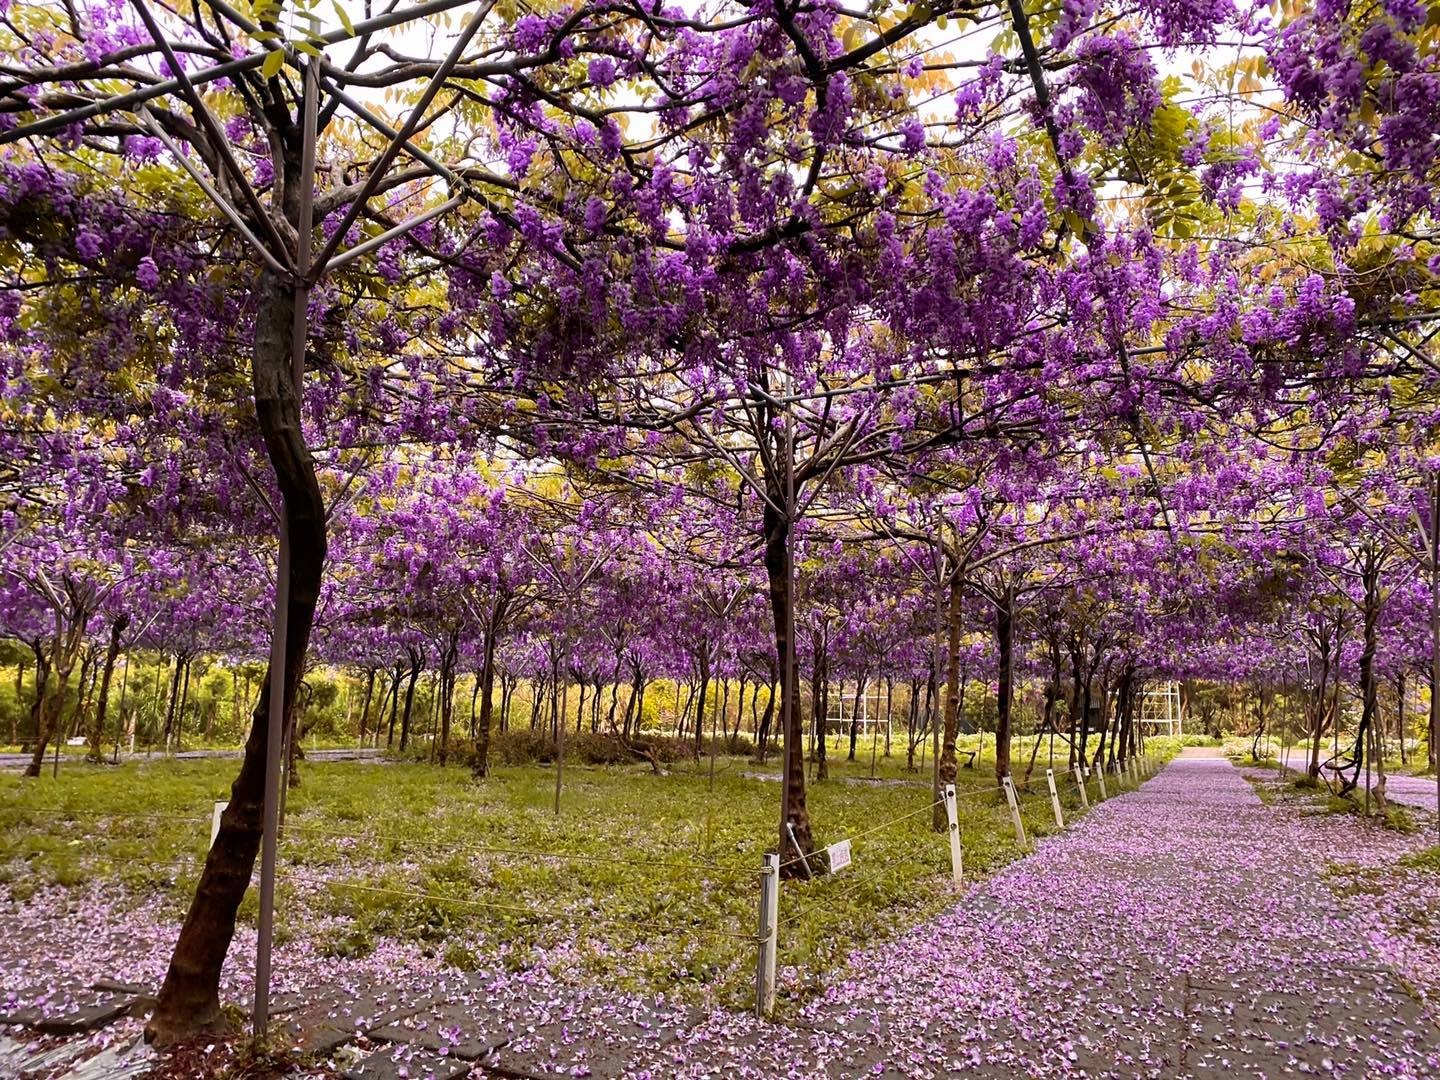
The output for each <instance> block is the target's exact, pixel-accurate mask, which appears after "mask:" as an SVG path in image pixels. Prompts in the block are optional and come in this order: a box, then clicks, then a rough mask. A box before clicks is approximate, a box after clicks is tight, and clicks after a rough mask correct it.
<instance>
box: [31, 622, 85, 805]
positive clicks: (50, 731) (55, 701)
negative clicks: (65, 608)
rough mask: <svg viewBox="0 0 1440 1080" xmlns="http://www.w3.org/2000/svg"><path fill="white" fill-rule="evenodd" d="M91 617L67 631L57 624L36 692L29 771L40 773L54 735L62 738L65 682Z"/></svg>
mask: <svg viewBox="0 0 1440 1080" xmlns="http://www.w3.org/2000/svg"><path fill="white" fill-rule="evenodd" d="M86 621H87V617H86V616H84V615H82V616H81V617H80V620H79V622H80V625H79V626H78V627H76V626H75V623H74V620H73V619H72V620H71V623H70V625H69V626H68V627H66V628H65V629H64V630H63V631H62V630H61V629H60V627H58V626H57V628H56V632H55V638H54V643H53V645H52V651H51V653H50V656H49V657H48V660H47V663H48V668H47V670H46V672H45V678H43V679H41V680H40V681H39V683H38V685H37V689H36V696H35V707H34V710H33V711H34V713H35V749H34V751H33V752H32V754H31V755H30V764H29V765H27V766H26V767H25V775H26V776H29V777H38V776H39V775H40V771H41V768H42V767H43V766H44V764H45V748H46V746H47V745H49V742H50V740H51V739H52V738H59V728H60V721H61V717H62V714H63V712H64V709H65V686H66V684H67V683H68V682H69V681H70V672H72V671H73V670H74V669H75V661H76V660H77V659H78V658H79V655H80V648H81V645H82V644H83V642H84V640H85V639H84V633H85V623H86Z"/></svg>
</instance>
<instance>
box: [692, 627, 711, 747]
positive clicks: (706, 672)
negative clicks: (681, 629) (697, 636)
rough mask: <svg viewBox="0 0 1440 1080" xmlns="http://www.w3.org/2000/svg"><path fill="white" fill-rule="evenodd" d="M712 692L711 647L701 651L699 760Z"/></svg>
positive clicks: (697, 701) (697, 704)
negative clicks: (706, 708) (707, 705)
mask: <svg viewBox="0 0 1440 1080" xmlns="http://www.w3.org/2000/svg"><path fill="white" fill-rule="evenodd" d="M709 694H710V647H709V645H706V647H705V648H704V649H702V650H701V652H700V689H699V691H698V693H697V696H696V698H695V758H696V760H697V761H698V760H699V759H700V755H701V753H702V752H703V749H704V744H705V704H706V699H707V698H708V697H709Z"/></svg>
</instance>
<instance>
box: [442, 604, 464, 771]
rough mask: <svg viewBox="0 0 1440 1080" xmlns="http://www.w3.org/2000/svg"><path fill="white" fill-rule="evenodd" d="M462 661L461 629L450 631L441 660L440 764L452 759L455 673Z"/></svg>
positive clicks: (443, 764)
mask: <svg viewBox="0 0 1440 1080" xmlns="http://www.w3.org/2000/svg"><path fill="white" fill-rule="evenodd" d="M459 661H460V631H459V630H458V629H455V630H451V631H450V637H449V639H448V640H447V642H446V646H445V655H444V656H443V657H442V658H441V660H440V687H439V689H440V766H441V767H442V768H443V767H444V766H445V764H446V762H447V761H449V759H450V724H451V722H452V721H453V719H454V716H455V673H456V671H457V670H458V668H457V665H458V663H459Z"/></svg>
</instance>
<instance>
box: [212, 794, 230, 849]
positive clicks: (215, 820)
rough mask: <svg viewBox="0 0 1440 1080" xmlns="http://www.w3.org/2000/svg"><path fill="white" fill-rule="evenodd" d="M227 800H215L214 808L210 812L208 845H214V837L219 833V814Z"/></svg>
mask: <svg viewBox="0 0 1440 1080" xmlns="http://www.w3.org/2000/svg"><path fill="white" fill-rule="evenodd" d="M229 805H230V804H229V803H228V802H217V803H216V804H215V809H214V810H213V811H211V813H210V846H211V847H214V846H215V838H216V837H217V836H219V835H220V815H221V814H223V813H225V808H226V807H228V806H229Z"/></svg>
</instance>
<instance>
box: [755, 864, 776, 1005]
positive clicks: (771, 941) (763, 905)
mask: <svg viewBox="0 0 1440 1080" xmlns="http://www.w3.org/2000/svg"><path fill="white" fill-rule="evenodd" d="M779 928H780V856H779V855H766V856H765V865H764V867H763V868H762V869H761V870H760V933H759V934H758V935H757V937H758V938H759V941H760V950H759V955H758V957H757V959H756V963H755V1015H756V1016H759V1017H761V1018H764V1017H766V1016H769V1015H770V1012H771V1010H773V1009H774V1008H775V944H776V938H777V936H778V931H779Z"/></svg>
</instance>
